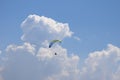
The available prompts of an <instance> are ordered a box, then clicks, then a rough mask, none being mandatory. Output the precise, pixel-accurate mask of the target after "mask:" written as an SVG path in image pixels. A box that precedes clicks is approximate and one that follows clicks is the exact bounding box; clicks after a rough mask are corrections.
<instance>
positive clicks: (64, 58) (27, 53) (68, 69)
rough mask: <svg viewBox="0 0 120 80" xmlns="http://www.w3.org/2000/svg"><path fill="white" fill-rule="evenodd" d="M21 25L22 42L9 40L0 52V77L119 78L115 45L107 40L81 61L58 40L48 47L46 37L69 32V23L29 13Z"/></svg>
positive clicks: (1, 79)
mask: <svg viewBox="0 0 120 80" xmlns="http://www.w3.org/2000/svg"><path fill="white" fill-rule="evenodd" d="M21 27H22V30H23V35H22V40H23V44H21V45H17V44H10V45H8V46H7V48H6V49H5V50H4V51H2V53H1V54H0V80H120V77H119V75H120V48H118V47H117V46H114V45H112V44H109V45H108V47H107V48H106V49H103V50H101V51H95V52H91V53H89V55H88V57H87V58H86V59H84V60H82V61H81V60H80V56H78V55H75V54H70V53H68V52H69V51H68V50H67V49H65V48H63V47H62V46H60V45H59V44H58V45H55V46H53V47H52V48H48V44H49V42H48V41H49V40H52V39H54V38H58V39H64V38H65V37H71V36H72V33H73V32H72V31H70V29H69V26H68V24H66V23H59V22H57V21H55V20H53V19H51V18H47V17H44V16H38V15H30V16H28V17H27V18H26V19H25V20H24V21H23V22H22V24H21ZM38 44H40V46H37V45H38ZM55 52H57V55H54V53H55ZM3 54H4V55H3Z"/></svg>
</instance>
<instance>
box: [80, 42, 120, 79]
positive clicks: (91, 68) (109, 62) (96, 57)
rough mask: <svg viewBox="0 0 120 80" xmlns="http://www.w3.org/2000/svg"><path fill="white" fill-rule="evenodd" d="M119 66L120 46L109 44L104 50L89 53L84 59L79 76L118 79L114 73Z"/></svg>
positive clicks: (83, 77)
mask: <svg viewBox="0 0 120 80" xmlns="http://www.w3.org/2000/svg"><path fill="white" fill-rule="evenodd" d="M119 67H120V48H118V47H116V46H113V45H111V44H110V45H108V48H107V49H105V50H102V51H95V52H93V53H90V54H89V57H88V58H87V59H86V60H85V66H84V67H83V69H82V72H81V78H82V79H84V80H88V79H89V80H119V79H120V77H119V76H118V75H116V73H117V72H118V70H119ZM86 76H87V77H86ZM118 77H119V78H118ZM115 78H116V79H115Z"/></svg>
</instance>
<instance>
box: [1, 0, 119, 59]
mask: <svg viewBox="0 0 120 80" xmlns="http://www.w3.org/2000/svg"><path fill="white" fill-rule="evenodd" d="M119 3H120V1H119V0H74V1H73V0H52V1H50V0H36V1H35V0H17V1H16V0H9V1H7V0H0V18H1V19H0V50H3V51H4V50H5V49H6V47H7V46H8V45H10V44H16V45H20V44H23V43H24V41H22V40H21V36H22V35H23V31H22V29H21V23H22V22H23V21H24V20H25V19H26V18H27V17H28V16H29V15H32V14H36V15H39V16H45V17H49V18H52V19H53V20H55V21H58V22H61V23H68V24H69V28H70V30H71V31H72V32H74V34H73V36H72V37H71V38H65V39H64V40H63V44H62V46H63V47H64V48H65V49H67V50H68V54H71V53H75V54H76V55H79V56H80V58H86V57H88V55H89V53H91V52H94V51H101V50H103V49H105V50H106V48H107V45H108V44H112V45H114V46H116V47H120V31H119V30H120V4H119ZM74 36H77V37H79V38H80V40H79V41H78V40H75V39H74V38H73V37H74Z"/></svg>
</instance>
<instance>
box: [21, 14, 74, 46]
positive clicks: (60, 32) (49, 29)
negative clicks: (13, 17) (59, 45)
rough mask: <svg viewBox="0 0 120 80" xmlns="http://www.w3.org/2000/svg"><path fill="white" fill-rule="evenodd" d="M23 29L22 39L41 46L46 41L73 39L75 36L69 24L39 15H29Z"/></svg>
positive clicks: (23, 23) (22, 25)
mask: <svg viewBox="0 0 120 80" xmlns="http://www.w3.org/2000/svg"><path fill="white" fill-rule="evenodd" d="M21 27H22V30H23V35H22V37H21V39H22V40H23V41H27V42H30V43H34V44H41V43H42V42H44V41H45V40H53V39H63V38H65V37H71V36H72V34H73V32H72V31H70V28H69V25H68V24H67V23H60V22H57V21H55V20H53V19H51V18H47V17H44V16H38V15H29V16H28V17H27V18H26V19H25V20H24V21H23V22H22V24H21Z"/></svg>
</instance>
